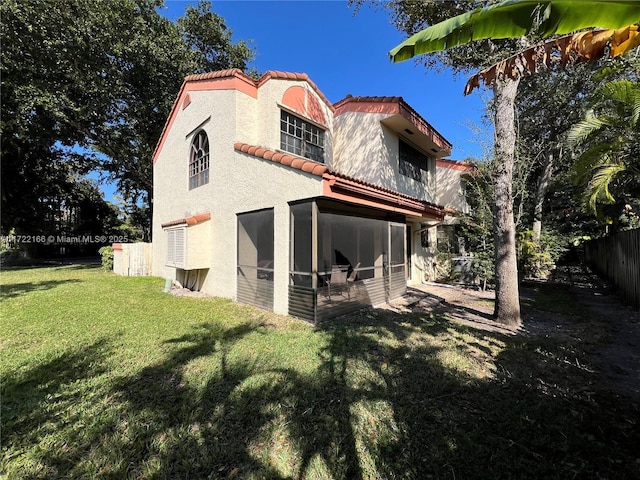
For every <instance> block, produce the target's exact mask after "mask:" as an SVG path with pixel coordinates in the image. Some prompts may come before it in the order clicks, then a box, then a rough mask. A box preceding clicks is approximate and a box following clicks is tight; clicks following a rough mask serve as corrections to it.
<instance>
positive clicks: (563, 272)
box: [392, 266, 640, 402]
mask: <svg viewBox="0 0 640 480" xmlns="http://www.w3.org/2000/svg"><path fill="white" fill-rule="evenodd" d="M520 298H521V305H522V319H523V325H522V327H520V328H519V329H517V330H514V329H509V328H506V327H504V326H502V325H500V324H498V323H497V322H495V321H494V320H493V319H492V313H493V306H494V299H495V295H494V292H493V291H484V292H483V291H478V290H474V289H469V288H462V287H457V286H444V285H437V284H426V285H421V286H419V287H416V288H410V289H409V291H408V294H407V296H406V297H405V298H404V299H402V300H401V301H399V302H396V303H394V305H393V306H392V308H394V309H398V310H403V309H404V310H412V311H431V312H434V311H435V312H440V313H443V314H445V315H447V317H448V318H450V319H451V320H453V321H455V322H458V323H460V324H463V325H466V326H469V327H472V328H476V329H482V330H486V331H492V332H496V333H501V334H505V335H509V336H515V335H521V336H539V337H544V338H552V339H555V340H566V341H567V343H572V344H578V345H579V346H580V348H581V349H582V350H583V351H584V352H585V354H586V357H587V358H588V360H589V365H590V366H591V368H593V369H594V370H595V371H596V373H597V376H598V382H597V385H595V387H596V388H601V389H609V390H611V391H613V392H615V393H617V394H620V395H625V396H628V397H630V398H631V399H633V400H634V401H636V402H640V312H638V311H635V310H633V309H632V308H631V307H628V306H626V305H624V304H623V303H622V302H621V301H620V300H619V298H618V297H617V296H616V295H615V292H614V291H613V290H612V289H611V288H610V287H609V286H608V285H607V284H606V283H604V282H603V281H602V280H600V279H599V278H598V277H597V276H595V275H593V274H592V273H591V272H589V271H588V270H587V269H586V268H585V267H582V266H570V267H563V268H559V269H558V271H557V272H556V274H555V275H554V277H553V278H552V279H551V280H550V281H547V282H524V283H523V285H522V286H521V289H520Z"/></svg>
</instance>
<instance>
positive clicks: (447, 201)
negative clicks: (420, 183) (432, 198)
mask: <svg viewBox="0 0 640 480" xmlns="http://www.w3.org/2000/svg"><path fill="white" fill-rule="evenodd" d="M464 173H466V172H465V171H462V170H458V169H454V168H447V167H440V166H439V167H438V169H437V176H438V183H437V185H438V200H437V203H438V204H439V205H443V206H445V207H448V208H453V209H454V210H457V211H458V212H461V213H469V212H470V207H469V204H468V203H467V202H466V200H465V197H464V189H463V186H462V180H461V178H460V176H461V175H463V174H464Z"/></svg>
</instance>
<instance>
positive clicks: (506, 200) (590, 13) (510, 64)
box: [389, 0, 640, 326]
mask: <svg viewBox="0 0 640 480" xmlns="http://www.w3.org/2000/svg"><path fill="white" fill-rule="evenodd" d="M603 4H606V5H603ZM638 22H640V2H638V1H636V0H604V1H603V0H600V1H595V0H582V1H580V2H576V1H573V0H505V1H502V2H499V3H496V4H492V5H489V6H487V7H484V8H477V9H475V10H472V11H470V12H467V13H464V14H462V15H458V16H455V17H452V18H449V19H448V20H445V21H444V22H441V23H438V24H436V25H433V26H431V27H429V28H426V29H424V30H422V31H420V32H418V33H416V34H415V35H413V36H411V37H410V38H409V39H407V40H405V41H404V42H403V43H401V44H400V45H398V46H397V47H395V48H394V49H393V50H391V51H390V52H389V55H390V57H391V59H392V61H394V62H399V61H403V60H408V59H410V58H413V57H414V56H415V55H418V54H423V53H432V52H438V51H442V50H446V49H449V48H452V47H455V46H458V45H463V44H466V43H469V42H472V41H475V40H482V39H489V38H490V39H500V38H523V37H524V36H525V35H527V34H534V35H535V36H537V37H539V38H547V37H550V36H552V35H563V34H567V33H569V32H573V31H575V30H579V29H583V28H591V27H603V28H605V29H609V30H603V31H592V32H586V33H582V34H577V35H569V36H567V37H565V38H562V39H559V40H561V41H553V42H551V43H550V42H546V43H545V44H543V45H542V46H536V47H531V45H530V44H529V42H528V41H524V42H523V43H524V44H525V45H524V46H525V47H526V48H525V49H524V50H523V52H521V53H519V54H517V55H514V56H512V57H509V58H508V59H505V60H503V61H501V62H499V63H497V64H496V65H493V66H491V67H489V68H487V69H485V70H483V71H481V72H479V73H478V74H477V75H474V77H472V78H471V79H470V81H469V82H468V83H467V87H466V88H465V93H469V92H470V91H471V90H473V88H475V87H476V86H478V85H479V82H480V80H483V81H484V82H485V83H486V84H488V85H491V86H492V87H493V93H494V127H495V147H494V150H495V159H496V163H497V165H498V168H497V169H496V174H495V176H494V179H493V182H494V187H495V197H494V200H495V206H494V239H495V259H494V265H495V278H496V302H495V311H494V316H495V317H496V319H497V320H498V321H499V322H501V323H504V324H506V325H510V326H518V325H520V324H521V323H522V320H521V317H520V298H519V290H518V270H517V261H516V243H515V223H514V218H513V197H512V189H513V187H512V176H513V166H514V162H515V142H516V127H515V111H514V110H515V107H514V103H515V96H516V93H517V88H518V83H519V80H520V77H521V75H522V74H523V73H525V72H530V73H535V71H536V70H537V68H538V66H539V65H541V64H545V63H548V62H550V61H552V59H553V58H554V57H555V58H559V60H560V62H561V63H562V64H567V63H569V62H570V61H572V60H573V59H575V58H576V57H572V56H571V53H575V54H576V55H577V56H578V58H580V57H582V58H587V59H594V58H601V57H602V56H603V55H604V54H605V52H606V48H605V47H606V46H607V45H609V46H610V48H609V55H610V56H612V57H613V56H617V55H620V54H622V53H624V52H626V51H628V50H630V49H631V48H634V47H636V46H637V45H638V44H640V35H639V32H638V25H635V24H636V23H638ZM623 27H624V28H623ZM611 29H619V30H611ZM552 50H554V52H552ZM552 53H555V55H552Z"/></svg>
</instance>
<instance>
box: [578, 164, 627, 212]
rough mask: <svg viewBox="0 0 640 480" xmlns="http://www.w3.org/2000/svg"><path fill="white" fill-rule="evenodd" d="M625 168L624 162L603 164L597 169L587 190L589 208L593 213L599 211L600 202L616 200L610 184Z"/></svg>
mask: <svg viewBox="0 0 640 480" xmlns="http://www.w3.org/2000/svg"><path fill="white" fill-rule="evenodd" d="M625 170H626V165H625V164H624V163H616V164H613V165H611V164H608V165H603V166H601V167H599V168H597V169H596V171H595V172H594V174H593V177H592V178H591V181H590V182H589V184H588V185H587V190H586V191H585V197H586V200H587V202H588V205H589V209H590V210H591V211H592V212H593V213H597V206H598V204H603V203H605V204H606V203H614V202H615V198H613V195H612V194H611V191H610V190H609V186H610V185H611V184H612V183H613V181H614V180H615V178H616V177H617V176H618V175H620V174H621V173H622V172H624V171H625Z"/></svg>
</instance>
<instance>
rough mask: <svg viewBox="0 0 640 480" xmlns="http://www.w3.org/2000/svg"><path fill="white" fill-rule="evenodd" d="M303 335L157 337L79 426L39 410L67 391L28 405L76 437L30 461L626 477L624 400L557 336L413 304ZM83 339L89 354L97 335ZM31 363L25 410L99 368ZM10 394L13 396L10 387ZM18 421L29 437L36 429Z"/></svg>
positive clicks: (634, 437) (238, 330)
mask: <svg viewBox="0 0 640 480" xmlns="http://www.w3.org/2000/svg"><path fill="white" fill-rule="evenodd" d="M279 333H280V332H279ZM283 334H286V332H285V333H283ZM315 334H317V335H318V336H320V337H321V338H322V339H323V343H322V344H320V345H318V346H317V354H318V358H317V360H318V364H317V365H318V366H317V368H315V369H313V371H311V372H307V373H303V372H304V370H303V369H297V368H294V367H288V368H285V367H284V366H283V365H284V364H283V363H282V362H281V361H279V360H278V353H281V352H278V350H277V348H276V347H275V346H274V347H273V351H274V352H275V353H274V355H273V357H272V356H269V355H258V354H255V352H253V351H252V350H251V346H252V345H255V344H257V343H259V342H258V340H265V339H266V341H268V342H269V341H272V340H273V338H274V337H273V336H272V335H275V334H274V332H273V331H272V330H269V327H268V326H266V325H261V324H259V323H245V324H241V325H238V326H236V327H233V328H229V327H225V326H224V325H221V324H216V323H204V324H202V325H200V326H198V327H197V328H194V329H193V331H192V332H190V333H189V334H187V335H182V336H179V337H176V338H174V339H171V340H169V341H167V342H165V343H164V345H162V347H163V348H167V349H168V352H169V353H168V355H167V356H166V358H164V359H163V360H162V361H160V362H158V363H156V364H154V365H150V366H148V367H146V368H144V369H142V370H141V371H139V372H137V373H135V374H133V375H130V376H126V377H122V378H115V379H113V381H112V382H111V383H110V385H109V388H108V389H107V391H106V392H101V394H102V395H103V397H102V400H100V402H99V403H100V405H101V406H102V407H103V408H104V409H106V412H103V413H102V414H101V416H99V418H97V419H95V420H94V421H92V420H91V419H90V418H88V417H87V416H86V415H85V416H82V415H80V418H78V419H76V420H75V422H76V424H77V423H78V422H84V424H86V428H84V429H82V430H81V429H79V428H67V423H65V422H64V421H62V420H61V419H60V418H62V417H64V415H58V416H57V417H56V416H53V417H51V416H50V413H57V414H62V413H66V414H70V413H71V412H72V411H73V407H72V406H71V405H69V404H64V408H66V412H62V411H61V409H58V410H57V411H52V412H46V413H39V414H38V415H39V416H40V417H39V418H40V421H41V422H43V423H46V422H45V419H46V421H48V422H51V423H52V427H51V428H52V429H53V427H57V428H59V429H61V430H62V431H63V433H62V437H61V439H60V440H59V444H60V445H79V447H76V448H73V449H67V450H65V449H60V448H58V449H57V450H56V453H51V452H49V453H46V452H45V453H41V456H42V457H41V460H40V461H41V463H42V464H44V466H45V467H43V470H42V471H43V472H48V473H52V472H53V473H55V475H53V476H59V477H74V478H82V477H91V478H144V477H150V478H273V479H284V478H345V479H347V478H348V479H364V478H416V479H421V478H483V479H484V478H536V479H537V478H574V477H582V478H607V477H608V478H611V477H618V478H634V476H635V475H637V460H636V459H637V452H635V453H634V448H635V446H637V445H638V444H640V438H639V433H638V428H637V426H638V408H637V405H635V406H633V405H630V404H628V403H627V402H626V400H625V399H620V398H616V397H614V396H607V395H605V394H602V393H598V392H594V391H593V389H592V388H591V387H592V386H593V382H594V381H596V378H595V376H594V372H593V371H591V370H589V369H588V368H583V369H580V368H578V367H576V366H575V365H571V364H569V363H568V362H567V359H566V358H565V357H566V354H567V351H568V350H567V349H566V345H562V344H557V343H553V342H549V341H547V340H545V339H544V338H538V337H531V336H507V335H502V334H500V333H498V332H484V331H482V332H481V331H476V330H473V329H472V328H470V327H467V326H461V325H458V324H455V323H452V322H448V321H446V319H445V318H444V317H443V316H441V315H434V314H432V313H429V312H422V313H410V314H409V313H407V314H397V313H393V312H388V311H382V310H373V311H366V312H362V313H359V314H354V315H350V316H345V317H342V318H339V319H335V320H332V321H327V322H324V323H322V324H320V325H318V326H317V328H316V332H315ZM263 335H264V337H262V336H263ZM270 335H271V336H270ZM291 348H292V349H296V348H298V347H297V346H296V345H292V346H291ZM94 350H95V351H94V352H90V353H93V354H95V356H96V358H98V364H99V363H100V358H102V357H104V356H105V355H106V354H107V353H108V348H107V346H105V345H98V344H96V345H95V347H94ZM294 351H295V350H294ZM571 352H572V354H578V355H579V354H580V352H579V349H574V350H571ZM299 353H300V354H301V353H302V352H299ZM474 356H476V357H477V362H478V365H481V364H484V363H485V362H486V361H487V360H492V361H493V365H494V371H493V372H492V373H491V374H490V375H489V374H487V375H485V374H483V373H482V370H481V369H479V368H475V367H477V366H476V365H474V364H473V362H474V358H476V357H474ZM465 362H466V363H465ZM490 363H491V362H490ZM574 363H575V362H574ZM578 363H580V362H578ZM42 368H45V367H42ZM46 368H51V369H52V370H53V371H59V372H60V373H59V374H58V375H57V378H58V380H56V381H54V382H53V383H52V384H51V385H50V386H48V387H45V388H44V390H43V391H42V392H41V391H39V387H36V386H35V385H34V386H33V387H32V388H31V390H27V392H26V394H25V395H26V398H29V397H31V396H34V397H35V398H36V399H40V400H38V401H37V402H36V403H35V404H34V405H33V407H35V408H36V410H42V409H43V408H44V407H46V402H45V401H44V399H48V398H49V396H50V395H54V396H55V395H57V394H59V392H60V390H61V386H63V385H67V384H69V383H73V380H74V379H78V380H79V379H81V378H82V377H86V378H91V377H93V376H95V375H96V374H99V373H100V370H94V368H95V367H91V366H90V365H87V364H86V361H85V360H83V359H81V358H80V357H77V358H76V357H74V356H73V355H71V356H69V357H67V358H66V359H63V358H62V357H61V358H60V359H59V360H58V361H57V362H55V363H51V364H48V365H47V366H46ZM194 371H198V372H199V375H195V376H194V375H192V374H191V373H193V372H194ZM485 373H486V372H485ZM41 375H43V373H42V372H34V373H33V374H28V375H27V378H34V379H37V378H40V376H41ZM55 376H56V375H54V377H55ZM194 378H195V379H196V380H194ZM196 382H197V383H196ZM22 383H24V381H23V382H22ZM10 392H11V393H10V395H11V396H15V395H17V393H16V392H17V389H16V387H15V386H13V387H11V390H10ZM45 410H46V408H45ZM23 415H24V412H23ZM3 421H4V419H3ZM31 423H32V424H33V422H31ZM13 428H14V429H15V428H16V427H13ZM18 430H19V431H18V433H15V434H14V435H17V436H19V434H20V433H21V434H23V435H26V434H27V433H29V431H31V432H32V434H31V437H32V438H31V441H36V433H37V429H35V428H33V427H32V428H31V429H25V428H22V429H18ZM15 438H16V440H17V437H15ZM50 476H51V475H50ZM33 477H34V478H36V477H40V478H45V476H43V475H33Z"/></svg>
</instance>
